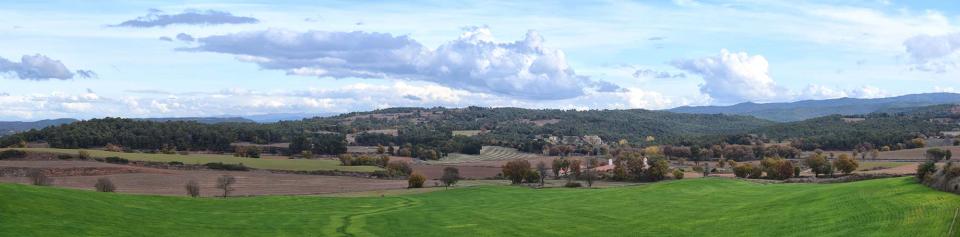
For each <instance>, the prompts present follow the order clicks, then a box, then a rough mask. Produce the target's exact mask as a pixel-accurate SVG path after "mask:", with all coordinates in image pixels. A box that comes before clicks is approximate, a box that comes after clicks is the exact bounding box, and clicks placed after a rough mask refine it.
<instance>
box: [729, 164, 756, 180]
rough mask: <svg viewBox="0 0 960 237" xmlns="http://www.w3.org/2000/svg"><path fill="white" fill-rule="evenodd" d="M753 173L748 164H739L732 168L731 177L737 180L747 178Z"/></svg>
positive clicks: (751, 167)
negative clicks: (735, 177)
mask: <svg viewBox="0 0 960 237" xmlns="http://www.w3.org/2000/svg"><path fill="white" fill-rule="evenodd" d="M751 172H753V165H752V164H750V163H745V164H740V165H737V166H736V167H733V175H734V176H737V177H738V178H747V177H749V176H750V173H751Z"/></svg>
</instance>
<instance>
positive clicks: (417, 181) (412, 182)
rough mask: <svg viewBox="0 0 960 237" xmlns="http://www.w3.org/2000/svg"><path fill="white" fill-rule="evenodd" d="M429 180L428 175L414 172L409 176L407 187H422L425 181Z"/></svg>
mask: <svg viewBox="0 0 960 237" xmlns="http://www.w3.org/2000/svg"><path fill="white" fill-rule="evenodd" d="M426 181H427V177H426V176H423V175H422V174H419V173H413V174H411V175H410V178H407V188H422V187H423V182H426Z"/></svg>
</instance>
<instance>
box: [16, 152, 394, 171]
mask: <svg viewBox="0 0 960 237" xmlns="http://www.w3.org/2000/svg"><path fill="white" fill-rule="evenodd" d="M16 149H17V150H24V151H30V152H50V153H62V154H71V155H76V154H77V153H79V152H80V151H81V150H82V149H57V148H16ZM0 150H3V149H0ZM84 151H87V152H90V155H91V156H93V157H111V156H116V157H121V158H124V159H128V160H137V161H158V162H170V161H179V162H183V163H184V164H206V163H210V162H223V163H225V164H239V163H243V165H245V166H248V167H251V168H257V169H271V170H295V171H312V170H340V171H356V172H373V171H375V170H380V168H378V167H374V166H341V165H340V162H339V161H336V160H320V159H255V158H243V157H234V156H232V155H217V154H190V155H168V154H149V153H124V152H110V151H103V150H84Z"/></svg>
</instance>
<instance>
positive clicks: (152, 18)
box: [112, 9, 260, 28]
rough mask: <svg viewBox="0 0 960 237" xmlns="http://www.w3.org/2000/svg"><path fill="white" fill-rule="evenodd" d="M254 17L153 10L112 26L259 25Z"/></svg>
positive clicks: (215, 12)
mask: <svg viewBox="0 0 960 237" xmlns="http://www.w3.org/2000/svg"><path fill="white" fill-rule="evenodd" d="M258 22H260V20H257V19H256V18H253V17H245V16H234V15H233V14H231V13H229V12H225V11H217V10H192V9H191V10H186V11H184V12H182V13H178V14H166V13H164V12H163V11H160V10H156V9H151V10H150V12H149V13H147V15H146V16H141V17H137V18H136V19H133V20H128V21H124V22H121V23H120V24H116V25H112V26H114V27H137V28H149V27H158V26H160V27H163V26H168V25H173V24H186V25H220V24H253V23H258Z"/></svg>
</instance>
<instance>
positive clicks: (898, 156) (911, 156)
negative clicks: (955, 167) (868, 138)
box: [867, 146, 960, 160]
mask: <svg viewBox="0 0 960 237" xmlns="http://www.w3.org/2000/svg"><path fill="white" fill-rule="evenodd" d="M930 148H940V149H949V150H950V152H953V154H960V146H945V147H926V148H917V149H904V150H899V151H886V152H880V156H879V157H877V160H924V159H926V157H924V154H926V152H927V149H930ZM867 156H868V160H869V155H867ZM957 158H960V157H957Z"/></svg>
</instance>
